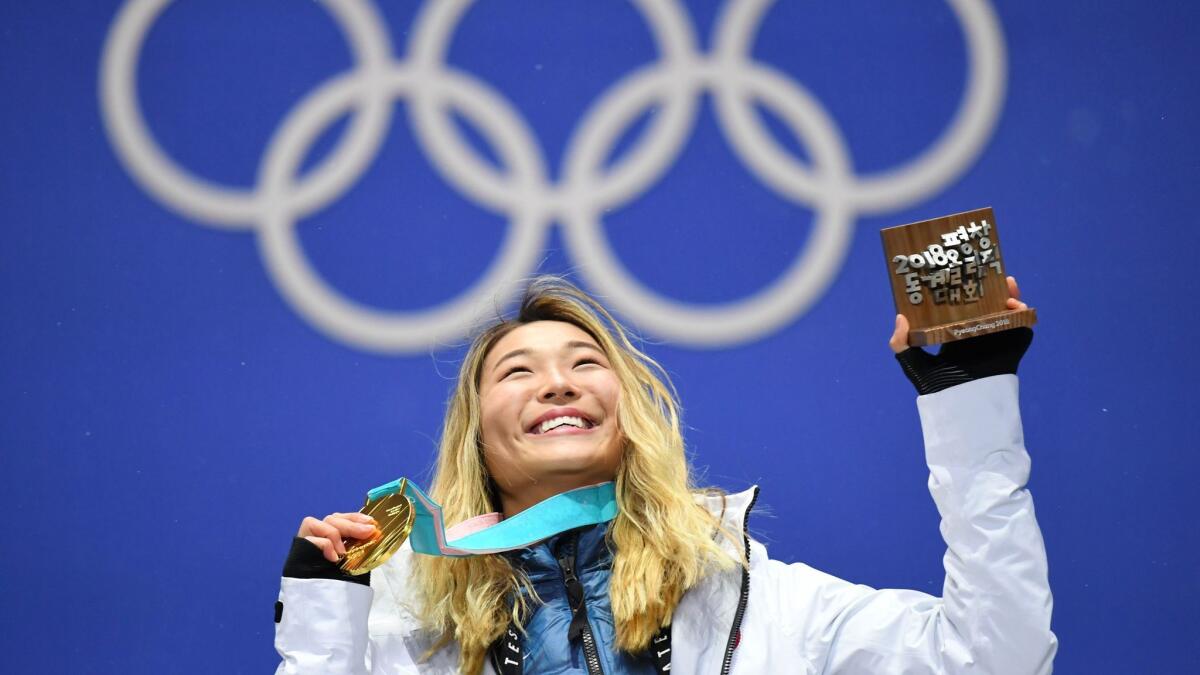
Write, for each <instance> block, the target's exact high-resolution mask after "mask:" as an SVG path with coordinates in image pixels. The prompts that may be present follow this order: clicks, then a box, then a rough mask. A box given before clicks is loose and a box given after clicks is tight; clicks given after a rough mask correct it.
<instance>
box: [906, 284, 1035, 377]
mask: <svg viewBox="0 0 1200 675" xmlns="http://www.w3.org/2000/svg"><path fill="white" fill-rule="evenodd" d="M1008 292H1009V295H1010V296H1011V297H1010V298H1009V299H1008V303H1007V304H1008V308H1009V309H1025V308H1026V307H1028V305H1026V304H1025V303H1023V302H1021V300H1020V297H1021V294H1020V289H1019V288H1018V287H1017V280H1016V279H1014V278H1013V277H1008ZM1032 341H1033V330H1032V329H1030V328H1025V327H1021V328H1011V329H1009V330H1005V331H1000V332H998V333H989V334H987V335H980V336H977V337H971V338H967V339H965V340H958V341H955V342H948V343H946V344H945V345H943V346H942V348H941V350H940V351H939V352H938V353H937V354H930V353H929V352H927V351H925V350H924V349H921V348H919V347H909V346H908V319H906V318H905V317H904V315H902V314H897V315H896V330H895V332H894V333H893V334H892V339H891V342H890V343H889V344H890V346H891V348H892V351H894V352H896V360H897V361H899V362H900V367H901V368H903V369H904V374H905V375H906V376H907V377H908V379H909V381H911V382H912V383H913V386H914V387H916V388H917V393H918V394H920V395H925V394H932V393H934V392H938V391H942V390H943V389H948V388H950V387H953V386H954V385H956V384H962V383H964V382H970V381H971V380H978V379H980V378H984V377H991V376H992V375H1002V374H1006V373H1007V374H1016V372H1017V365H1018V364H1019V363H1020V361H1021V357H1022V356H1023V355H1024V354H1025V350H1027V349H1029V343H1030V342H1032Z"/></svg>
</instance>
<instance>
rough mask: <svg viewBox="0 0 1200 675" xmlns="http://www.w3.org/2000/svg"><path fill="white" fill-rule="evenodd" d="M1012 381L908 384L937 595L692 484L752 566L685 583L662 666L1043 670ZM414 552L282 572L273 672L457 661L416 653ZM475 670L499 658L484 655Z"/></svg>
mask: <svg viewBox="0 0 1200 675" xmlns="http://www.w3.org/2000/svg"><path fill="white" fill-rule="evenodd" d="M1017 392H1018V383H1017V377H1016V376H1015V375H997V376H993V377H986V378H983V379H980V380H975V381H972V382H967V383H965V384H961V385H958V386H955V387H951V388H949V389H946V390H944V391H940V392H937V393H934V394H928V395H924V396H919V397H918V398H917V407H918V411H919V413H920V417H921V429H922V432H923V435H924V438H925V457H926V462H927V464H928V466H929V472H930V474H929V491H930V493H931V494H932V495H933V498H934V502H935V503H936V505H937V509H938V513H939V514H940V515H941V519H942V520H941V532H942V536H943V538H944V539H945V541H946V546H947V551H946V554H945V556H944V558H943V563H944V567H945V572H946V579H945V583H944V585H943V590H942V597H940V598H938V597H934V596H931V595H928V594H925V593H921V592H917V591H910V590H891V589H884V590H876V589H873V588H870V587H867V586H863V585H857V584H853V583H850V582H847V581H843V580H841V579H838V578H835V577H833V576H830V575H828V574H825V573H823V572H819V571H817V570H815V569H813V568H811V567H809V566H807V565H804V564H802V563H795V564H790V565H789V564H784V563H782V562H779V561H776V560H771V559H770V558H769V557H768V555H767V551H766V549H765V548H764V547H763V546H762V544H760V543H759V542H757V541H754V540H753V539H751V538H750V537H749V536H748V535H747V534H745V533H746V525H747V522H746V521H747V518H748V517H749V514H750V510H751V507H752V506H753V504H754V501H755V500H756V499H757V496H758V489H757V488H751V489H750V490H747V491H745V492H742V493H738V494H733V495H727V496H724V497H720V496H705V497H702V498H701V499H702V500H704V502H705V503H706V505H707V506H708V507H709V508H710V509H712V510H713V511H714V513H717V514H720V516H721V518H722V519H723V521H724V523H725V524H726V526H728V527H730V528H733V529H734V530H735V531H737V532H741V533H742V536H743V544H744V546H745V553H746V554H748V558H749V563H750V564H749V569H745V568H742V567H735V568H733V569H732V570H730V571H728V572H719V573H713V574H710V575H709V576H708V577H706V578H705V579H704V580H703V581H701V582H700V583H699V584H698V585H697V586H695V587H693V588H691V589H690V590H689V591H688V592H687V593H686V594H685V595H684V597H683V598H682V600H681V601H680V603H679V606H678V607H677V609H676V611H675V615H674V620H673V622H672V625H671V649H672V651H671V654H670V658H671V662H670V665H671V672H673V673H680V674H689V675H690V674H692V673H700V674H705V673H708V674H712V675H717V674H718V673H731V674H733V675H749V674H755V673H813V674H815V673H830V674H833V673H840V674H849V673H872V674H893V673H894V674H896V675H899V674H901V673H903V674H906V675H907V674H913V673H1003V674H1005V675H1009V674H1013V675H1019V674H1023V673H1048V672H1050V670H1051V667H1052V662H1053V658H1054V654H1055V651H1056V649H1057V644H1058V643H1057V640H1056V638H1055V636H1054V633H1052V632H1051V630H1050V614H1051V607H1052V602H1051V595H1050V588H1049V583H1048V580H1047V567H1046V554H1045V547H1044V546H1043V543H1042V537H1041V532H1040V531H1039V529H1038V525H1037V521H1036V519H1035V517H1034V511H1033V501H1032V498H1031V497H1030V494H1029V492H1028V490H1026V488H1025V483H1026V481H1027V480H1028V478H1029V468H1030V461H1029V455H1028V454H1027V453H1026V451H1025V447H1024V440H1023V435H1022V429H1021V421H1020V414H1019V411H1018V402H1017ZM730 546H731V545H727V548H729V547H730ZM729 553H730V555H731V556H737V555H738V553H739V552H738V551H736V550H733V549H732V548H730V550H729ZM412 555H413V554H412V553H411V550H409V549H407V548H404V549H402V550H401V551H400V552H399V553H397V555H396V556H394V557H393V558H392V559H391V560H390V561H389V562H388V563H387V564H386V565H384V566H382V567H380V568H378V569H377V570H375V571H374V572H373V573H372V576H371V579H370V586H369V587H368V586H364V585H361V584H354V583H347V582H345V581H341V580H338V579H325V578H294V577H284V579H283V581H282V588H281V590H280V594H279V602H280V603H281V605H277V612H276V617H277V619H278V623H277V624H276V637H275V646H276V649H277V650H278V652H279V654H280V655H281V656H282V658H283V661H282V663H281V664H280V665H279V669H278V671H277V672H278V673H374V674H383V673H454V672H457V663H458V653H457V647H456V645H454V644H453V643H452V644H451V645H450V646H448V647H446V648H443V649H441V650H440V651H439V652H437V653H435V654H433V655H432V657H430V658H429V659H427V660H424V661H421V657H422V655H423V654H424V653H425V652H426V651H427V649H428V648H429V647H430V646H431V645H432V644H433V642H434V640H435V636H432V635H429V634H427V633H425V632H423V631H422V630H421V629H420V628H419V623H418V621H417V620H416V618H415V616H414V614H413V609H412V601H411V595H410V594H409V593H408V592H407V591H408V589H409V582H408V579H409V565H410V564H411V560H412ZM280 607H282V610H280V609H279V608H280ZM485 672H487V673H492V672H494V671H493V670H492V668H491V666H490V664H489V665H488V666H487V667H485Z"/></svg>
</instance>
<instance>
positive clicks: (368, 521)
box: [296, 512, 378, 563]
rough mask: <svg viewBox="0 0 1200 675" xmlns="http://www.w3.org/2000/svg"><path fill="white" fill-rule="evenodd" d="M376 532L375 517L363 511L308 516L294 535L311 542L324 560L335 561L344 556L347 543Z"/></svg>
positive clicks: (369, 537)
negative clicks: (321, 517) (316, 516)
mask: <svg viewBox="0 0 1200 675" xmlns="http://www.w3.org/2000/svg"><path fill="white" fill-rule="evenodd" d="M377 532H378V530H377V529H376V523H375V519H374V518H372V517H371V516H368V515H367V514H365V513H358V512H354V513H331V514H329V515H328V516H325V518H323V519H321V520H318V519H316V518H314V517H312V516H308V517H307V518H305V519H304V520H303V521H301V523H300V531H299V532H298V533H296V536H297V537H303V538H305V539H307V540H308V541H310V542H312V543H313V544H314V545H315V546H316V547H317V548H319V549H321V553H322V554H323V555H324V556H325V559H326V560H328V561H329V562H334V563H336V562H338V561H339V560H341V559H342V558H344V557H345V556H346V546H347V544H351V545H352V544H353V542H355V541H363V540H369V539H371V538H373V537H374V536H375V535H376V533H377Z"/></svg>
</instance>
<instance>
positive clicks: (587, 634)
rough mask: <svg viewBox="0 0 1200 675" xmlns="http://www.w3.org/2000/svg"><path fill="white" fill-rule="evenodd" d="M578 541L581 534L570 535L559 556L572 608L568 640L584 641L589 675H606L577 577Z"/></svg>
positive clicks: (565, 539) (584, 652)
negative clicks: (576, 554)
mask: <svg viewBox="0 0 1200 675" xmlns="http://www.w3.org/2000/svg"><path fill="white" fill-rule="evenodd" d="M578 541H579V533H578V532H572V533H570V534H569V535H567V536H566V537H564V542H563V545H562V548H561V549H559V554H558V566H559V567H560V568H561V569H562V573H563V582H564V583H565V584H566V586H567V601H568V604H570V606H571V627H570V628H569V629H568V630H567V640H568V641H571V642H574V641H575V638H576V636H578V637H579V638H580V639H581V640H582V641H583V658H584V660H585V661H586V662H587V670H588V675H604V669H603V668H601V667H600V653H599V652H598V651H597V650H596V638H595V636H594V635H592V626H591V624H590V623H588V618H587V607H586V605H585V604H584V601H583V584H582V583H580V581H579V578H578V577H576V576H575V549H576V544H577V543H578Z"/></svg>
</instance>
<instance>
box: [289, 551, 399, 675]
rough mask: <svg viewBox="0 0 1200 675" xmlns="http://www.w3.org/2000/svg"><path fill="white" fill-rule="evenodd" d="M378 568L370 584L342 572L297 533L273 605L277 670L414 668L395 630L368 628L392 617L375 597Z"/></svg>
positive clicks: (362, 672) (350, 673) (299, 673)
mask: <svg viewBox="0 0 1200 675" xmlns="http://www.w3.org/2000/svg"><path fill="white" fill-rule="evenodd" d="M314 552H315V553H314ZM314 556H315V557H314ZM380 571H381V570H376V571H375V572H373V573H372V579H371V580H370V585H367V584H364V583H361V581H362V578H359V579H355V578H353V577H346V576H343V575H342V574H341V573H340V571H339V570H337V568H336V566H334V565H332V564H331V563H328V561H325V559H324V557H322V556H321V554H320V549H318V548H317V547H316V546H313V545H312V544H311V543H309V542H308V541H306V540H304V539H300V538H297V539H296V540H295V541H294V542H293V544H292V552H291V554H290V555H289V556H288V562H287V564H286V565H285V566H284V576H283V580H282V582H281V584H280V589H279V600H278V602H277V603H276V606H275V620H276V623H275V650H276V651H277V652H279V656H280V657H281V659H282V661H281V662H280V664H279V667H278V669H276V671H275V672H276V675H284V674H286V675H303V674H310V673H311V674H314V675H315V674H317V673H321V674H323V675H367V674H371V675H382V674H384V673H387V674H396V675H399V674H407V673H416V672H417V667H416V665H415V664H414V663H413V660H412V657H411V655H410V654H409V652H408V650H407V648H406V644H405V642H404V641H403V640H402V639H399V638H398V637H397V636H396V635H395V632H394V631H390V630H378V631H373V630H371V628H370V624H371V623H376V624H380V625H384V626H386V625H387V624H388V623H390V622H393V621H394V620H393V618H392V617H390V616H389V615H390V614H391V613H393V612H392V609H391V608H390V607H386V606H384V603H382V602H377V600H379V598H378V597H377V596H379V595H380V594H379V592H378V589H377V588H376V587H377V586H380V584H384V583H386V580H385V579H383V578H381V576H380ZM356 581H358V583H356ZM376 633H377V634H376Z"/></svg>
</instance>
